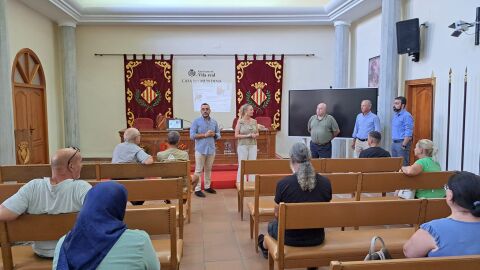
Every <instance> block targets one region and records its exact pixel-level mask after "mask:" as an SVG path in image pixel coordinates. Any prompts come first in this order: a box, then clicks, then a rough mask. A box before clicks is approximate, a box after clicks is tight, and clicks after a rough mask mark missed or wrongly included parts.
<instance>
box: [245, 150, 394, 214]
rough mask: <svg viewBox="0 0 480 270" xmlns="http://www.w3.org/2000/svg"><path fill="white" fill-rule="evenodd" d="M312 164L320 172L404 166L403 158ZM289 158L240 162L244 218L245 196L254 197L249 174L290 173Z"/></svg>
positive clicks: (345, 159) (350, 159)
mask: <svg viewBox="0 0 480 270" xmlns="http://www.w3.org/2000/svg"><path fill="white" fill-rule="evenodd" d="M312 165H313V167H314V168H315V171H317V172H318V173H322V174H323V173H345V172H363V173H366V172H398V170H399V169H400V168H401V166H402V158H400V157H396V158H362V159H359V158H339V159H330V158H325V159H312ZM289 173H291V169H290V160H288V159H258V160H242V161H241V163H240V182H239V183H237V186H236V187H237V195H238V211H239V212H240V217H241V219H242V220H243V206H244V198H245V197H252V196H253V191H254V189H255V185H254V184H253V183H251V182H245V176H246V175H249V174H289Z"/></svg>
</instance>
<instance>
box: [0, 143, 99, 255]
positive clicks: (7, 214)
mask: <svg viewBox="0 0 480 270" xmlns="http://www.w3.org/2000/svg"><path fill="white" fill-rule="evenodd" d="M50 163H51V167H52V177H44V178H42V179H33V180H31V181H29V182H28V183H26V184H25V185H24V186H23V187H21V188H20V189H19V190H18V192H17V193H15V194H14V195H13V196H12V197H10V198H8V199H7V200H5V201H4V202H3V203H2V205H0V221H11V220H15V219H16V218H18V217H19V216H20V215H22V214H24V213H27V214H52V215H56V214H61V213H71V212H78V211H80V209H81V208H82V205H83V200H84V199H85V195H86V194H87V192H88V190H90V188H91V185H90V184H89V183H88V182H86V181H83V180H77V179H78V178H80V171H81V169H82V156H81V155H80V150H79V149H77V148H64V149H59V150H57V152H55V154H54V155H53V157H52V159H51V161H50ZM34 228H35V224H32V229H34ZM56 244H57V241H35V242H33V251H34V252H35V254H36V255H38V256H39V257H42V258H53V253H54V250H55V245H56Z"/></svg>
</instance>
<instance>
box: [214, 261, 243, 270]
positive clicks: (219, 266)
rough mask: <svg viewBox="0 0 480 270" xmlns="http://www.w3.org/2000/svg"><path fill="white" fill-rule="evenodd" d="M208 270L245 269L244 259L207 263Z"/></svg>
mask: <svg viewBox="0 0 480 270" xmlns="http://www.w3.org/2000/svg"><path fill="white" fill-rule="evenodd" d="M205 269H206V270H227V269H228V270H243V269H244V267H243V263H242V261H240V260H238V261H220V262H207V263H205Z"/></svg>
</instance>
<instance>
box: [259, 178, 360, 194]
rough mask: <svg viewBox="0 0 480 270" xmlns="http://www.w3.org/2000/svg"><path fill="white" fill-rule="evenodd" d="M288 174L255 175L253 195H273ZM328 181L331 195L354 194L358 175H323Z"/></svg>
mask: <svg viewBox="0 0 480 270" xmlns="http://www.w3.org/2000/svg"><path fill="white" fill-rule="evenodd" d="M289 175H290V174H257V175H256V178H255V194H257V193H258V196H272V195H275V190H276V187H277V183H278V182H279V181H280V180H282V179H283V178H284V177H287V176H289ZM322 176H325V177H327V178H328V180H330V183H331V185H332V193H333V194H346V193H355V192H356V191H357V186H358V181H359V178H360V176H361V174H360V173H325V174H322Z"/></svg>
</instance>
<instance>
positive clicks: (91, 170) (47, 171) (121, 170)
mask: <svg viewBox="0 0 480 270" xmlns="http://www.w3.org/2000/svg"><path fill="white" fill-rule="evenodd" d="M51 174H52V172H51V167H50V165H49V164H39V165H9V166H0V183H6V182H16V183H26V182H28V181H30V180H32V179H35V178H43V177H49V176H51ZM176 177H182V178H183V177H187V178H188V179H189V180H188V181H187V183H188V184H189V186H188V187H187V190H186V192H184V193H183V195H182V197H183V199H185V200H186V207H185V208H186V209H185V210H184V205H183V204H181V203H180V204H179V205H178V212H179V213H184V211H185V215H179V217H178V224H179V228H180V232H179V235H180V237H181V238H183V224H184V221H185V219H186V220H187V222H190V217H191V190H192V187H191V185H190V184H191V182H190V162H188V161H179V162H164V163H163V162H160V163H157V162H156V163H153V164H151V165H143V164H131V163H124V164H112V163H90V164H88V163H87V164H84V165H83V167H82V171H81V174H80V179H83V180H91V181H100V180H105V179H142V178H143V179H155V178H176ZM143 183H144V184H143V185H144V186H145V185H147V186H145V187H140V188H139V191H138V193H135V194H136V195H134V194H129V200H166V199H172V198H161V197H165V196H172V195H173V196H175V195H176V193H175V192H176V191H173V193H170V194H169V193H163V195H165V196H163V195H162V196H160V195H161V194H158V192H160V190H159V189H158V188H155V187H150V188H148V183H147V182H143ZM150 184H153V183H150ZM18 188H19V187H14V186H11V187H9V188H7V189H4V188H2V189H0V196H1V197H2V198H8V196H7V195H9V194H10V195H13V194H12V192H13V191H14V190H18ZM175 188H176V186H175ZM5 192H6V194H4V193H5ZM132 192H134V191H133V190H132ZM5 196H7V197H5ZM141 197H144V198H141ZM134 198H138V199H134ZM173 199H176V197H174V198H173ZM2 201H3V200H2ZM179 201H182V200H179Z"/></svg>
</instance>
